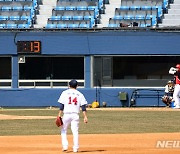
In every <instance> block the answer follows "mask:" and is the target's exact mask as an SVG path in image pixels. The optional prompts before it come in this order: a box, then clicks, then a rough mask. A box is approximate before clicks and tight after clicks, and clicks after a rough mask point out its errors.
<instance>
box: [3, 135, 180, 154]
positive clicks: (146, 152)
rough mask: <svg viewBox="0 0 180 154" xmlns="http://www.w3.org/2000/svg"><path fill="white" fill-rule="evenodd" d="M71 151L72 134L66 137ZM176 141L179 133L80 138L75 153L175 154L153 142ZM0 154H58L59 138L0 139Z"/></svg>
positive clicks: (172, 150) (176, 152) (6, 137)
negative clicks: (77, 151)
mask: <svg viewBox="0 0 180 154" xmlns="http://www.w3.org/2000/svg"><path fill="white" fill-rule="evenodd" d="M68 139H69V145H70V146H69V150H68V151H67V153H73V152H72V135H69V136H68ZM160 140H161V141H173V140H180V133H148V134H106V135H103V134H101V135H100V134H92V135H90V134H88V135H80V149H79V153H85V154H99V153H102V154H179V153H180V147H175V148H173V147H169V148H157V147H156V145H157V141H160ZM0 153H1V154H60V153H62V152H61V140H60V135H51V136H50V135H47V136H0Z"/></svg>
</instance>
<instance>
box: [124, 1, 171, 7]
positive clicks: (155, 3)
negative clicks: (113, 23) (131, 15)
mask: <svg viewBox="0 0 180 154" xmlns="http://www.w3.org/2000/svg"><path fill="white" fill-rule="evenodd" d="M168 3H169V0H122V1H121V5H122V6H143V5H146V6H162V7H163V8H166V7H167V6H168Z"/></svg>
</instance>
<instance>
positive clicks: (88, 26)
mask: <svg viewBox="0 0 180 154" xmlns="http://www.w3.org/2000/svg"><path fill="white" fill-rule="evenodd" d="M79 28H90V25H89V24H80V25H79Z"/></svg>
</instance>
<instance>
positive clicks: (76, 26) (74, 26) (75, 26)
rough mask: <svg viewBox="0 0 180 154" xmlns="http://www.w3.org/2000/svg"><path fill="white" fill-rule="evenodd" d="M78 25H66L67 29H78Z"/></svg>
mask: <svg viewBox="0 0 180 154" xmlns="http://www.w3.org/2000/svg"><path fill="white" fill-rule="evenodd" d="M78 27H79V24H68V28H78Z"/></svg>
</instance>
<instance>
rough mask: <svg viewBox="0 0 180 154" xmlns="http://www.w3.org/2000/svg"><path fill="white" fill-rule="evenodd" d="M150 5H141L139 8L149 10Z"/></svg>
mask: <svg viewBox="0 0 180 154" xmlns="http://www.w3.org/2000/svg"><path fill="white" fill-rule="evenodd" d="M151 9H152V7H151V6H141V10H151Z"/></svg>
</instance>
